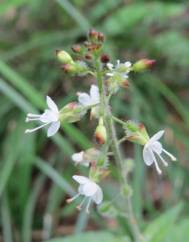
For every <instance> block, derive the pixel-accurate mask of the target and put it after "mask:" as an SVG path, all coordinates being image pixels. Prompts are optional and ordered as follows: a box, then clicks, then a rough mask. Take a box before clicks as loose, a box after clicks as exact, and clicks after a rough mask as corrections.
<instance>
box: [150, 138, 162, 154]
mask: <svg viewBox="0 0 189 242" xmlns="http://www.w3.org/2000/svg"><path fill="white" fill-rule="evenodd" d="M150 147H151V148H152V150H153V151H155V152H156V153H157V154H159V155H160V154H161V153H162V151H163V147H162V144H161V143H160V142H159V141H155V142H153V143H152V144H151V145H150Z"/></svg>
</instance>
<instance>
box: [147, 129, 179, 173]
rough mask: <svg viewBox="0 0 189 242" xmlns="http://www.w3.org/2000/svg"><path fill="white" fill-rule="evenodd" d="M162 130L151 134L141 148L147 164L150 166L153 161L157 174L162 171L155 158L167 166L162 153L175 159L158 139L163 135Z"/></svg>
mask: <svg viewBox="0 0 189 242" xmlns="http://www.w3.org/2000/svg"><path fill="white" fill-rule="evenodd" d="M163 134H164V130H161V131H159V132H157V133H156V134H155V135H153V136H152V137H151V138H150V139H149V140H148V142H147V143H146V144H145V146H144V149H143V159H144V162H145V164H146V165H147V166H151V165H152V164H153V163H154V164H155V167H156V170H157V172H158V173H159V174H161V173H162V171H161V170H160V168H159V165H158V162H157V158H159V160H161V161H162V163H163V165H164V166H168V163H167V162H166V161H165V160H164V158H163V157H162V154H163V153H164V154H166V155H167V156H169V157H170V158H171V160H173V161H175V160H176V158H175V157H174V156H173V155H172V154H170V153H169V152H168V151H166V150H165V149H163V146H162V144H161V143H160V142H159V139H160V138H161V137H162V136H163Z"/></svg>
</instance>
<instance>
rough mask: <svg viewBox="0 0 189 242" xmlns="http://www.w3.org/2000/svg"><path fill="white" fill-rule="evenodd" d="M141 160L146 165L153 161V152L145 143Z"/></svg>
mask: <svg viewBox="0 0 189 242" xmlns="http://www.w3.org/2000/svg"><path fill="white" fill-rule="evenodd" d="M143 160H144V162H145V164H146V165H147V166H151V165H152V164H153V162H154V156H153V152H152V150H151V149H150V148H149V147H148V146H147V145H145V146H144V149H143Z"/></svg>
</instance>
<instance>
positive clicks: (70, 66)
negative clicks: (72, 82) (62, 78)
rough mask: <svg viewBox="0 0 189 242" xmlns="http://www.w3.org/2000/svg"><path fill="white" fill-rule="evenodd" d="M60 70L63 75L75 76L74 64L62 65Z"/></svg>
mask: <svg viewBox="0 0 189 242" xmlns="http://www.w3.org/2000/svg"><path fill="white" fill-rule="evenodd" d="M61 68H62V70H63V71H64V72H65V73H68V74H75V73H76V72H77V68H76V66H75V64H64V65H63V66H62V67H61Z"/></svg>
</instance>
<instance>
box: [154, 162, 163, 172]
mask: <svg viewBox="0 0 189 242" xmlns="http://www.w3.org/2000/svg"><path fill="white" fill-rule="evenodd" d="M154 163H155V167H156V170H157V172H158V173H159V174H160V175H161V174H162V171H161V169H160V168H159V166H158V163H157V161H156V159H154Z"/></svg>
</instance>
